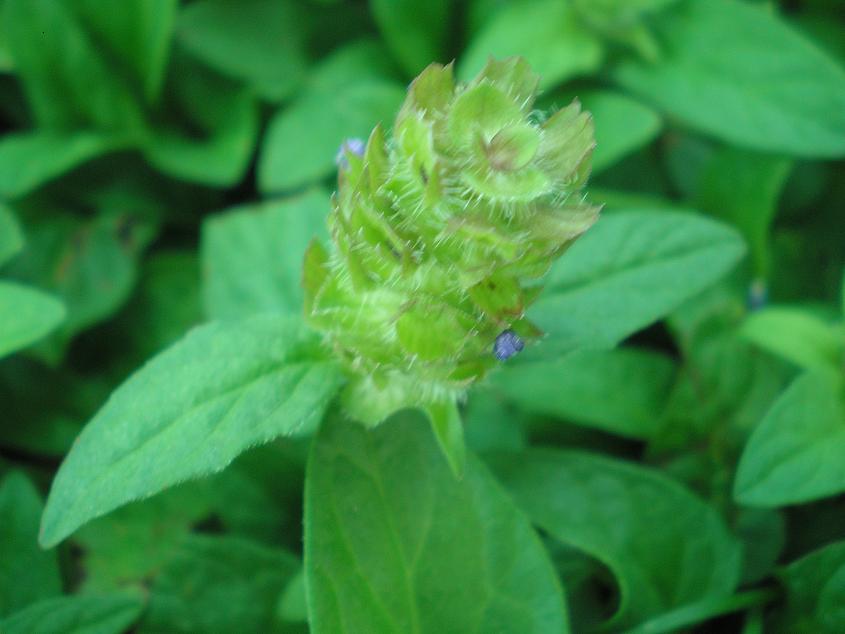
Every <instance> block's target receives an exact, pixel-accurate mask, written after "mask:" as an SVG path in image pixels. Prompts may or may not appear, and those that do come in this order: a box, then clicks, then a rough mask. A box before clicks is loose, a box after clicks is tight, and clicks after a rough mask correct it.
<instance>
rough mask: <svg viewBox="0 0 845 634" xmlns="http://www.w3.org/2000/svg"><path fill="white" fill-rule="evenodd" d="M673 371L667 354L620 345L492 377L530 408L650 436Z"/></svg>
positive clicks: (517, 367) (507, 370) (619, 431)
mask: <svg viewBox="0 0 845 634" xmlns="http://www.w3.org/2000/svg"><path fill="white" fill-rule="evenodd" d="M674 376H675V364H674V363H672V361H671V360H670V359H669V358H667V357H665V356H663V355H660V354H656V353H654V352H648V351H645V350H636V349H629V348H622V349H619V350H579V351H576V352H573V353H572V354H569V355H567V356H565V357H563V358H561V359H558V360H557V361H539V362H536V363H523V364H519V365H512V366H506V367H505V368H503V369H502V370H501V371H500V372H498V373H495V374H494V375H493V376H492V377H491V380H492V383H493V385H494V386H496V387H497V388H498V389H499V390H500V391H501V392H502V393H503V394H504V395H505V396H506V397H507V399H508V400H509V401H511V402H513V403H515V404H517V405H519V406H520V407H521V408H523V409H525V410H527V411H529V412H536V413H539V414H546V415H550V416H556V417H559V418H563V419H565V420H568V421H571V422H574V423H579V424H581V425H586V426H588V427H596V428H598V429H603V430H605V431H609V432H611V433H616V434H621V435H623V436H628V437H631V438H642V439H648V438H650V437H651V436H653V435H654V433H655V432H657V431H658V429H659V425H660V421H661V416H662V413H663V408H664V406H665V405H666V400H667V398H668V396H669V390H670V388H671V386H672V382H673V379H674Z"/></svg>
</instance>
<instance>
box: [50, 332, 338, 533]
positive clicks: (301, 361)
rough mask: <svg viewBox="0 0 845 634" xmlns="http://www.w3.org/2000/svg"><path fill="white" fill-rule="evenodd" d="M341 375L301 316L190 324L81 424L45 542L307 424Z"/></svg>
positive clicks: (55, 494)
mask: <svg viewBox="0 0 845 634" xmlns="http://www.w3.org/2000/svg"><path fill="white" fill-rule="evenodd" d="M340 383H341V373H340V370H339V369H338V367H337V366H336V364H335V363H334V362H332V361H326V360H325V358H324V355H323V353H322V352H321V350H320V347H319V339H318V337H317V336H316V335H314V334H313V333H311V332H310V331H308V330H306V329H305V327H304V326H303V325H302V324H301V323H300V322H299V320H297V319H295V318H291V317H280V316H269V315H268V316H262V317H257V318H255V319H251V320H246V321H241V322H233V323H228V324H209V325H207V326H202V327H200V328H197V329H195V330H193V331H191V332H190V333H189V334H188V335H187V336H186V337H185V338H184V339H182V340H181V341H179V342H178V343H176V344H175V345H174V346H172V347H171V348H169V349H168V350H166V351H164V352H163V353H161V354H160V355H158V356H157V357H155V358H154V359H153V360H152V361H150V362H149V363H148V364H147V365H146V366H144V367H143V368H142V369H141V370H139V371H138V372H136V373H135V374H134V375H132V376H131V377H130V378H129V379H128V380H127V381H126V382H125V383H124V384H123V385H122V386H121V387H119V388H118V389H117V390H116V391H115V392H114V394H113V395H112V397H111V398H110V399H109V401H108V402H107V403H106V404H105V405H104V406H103V408H102V409H101V410H100V411H99V412H98V414H97V415H96V416H95V417H94V419H93V420H92V421H91V422H90V423H89V424H88V425H87V427H86V428H85V430H84V431H83V432H82V434H81V435H80V437H79V439H78V440H77V442H76V443H75V444H74V446H73V449H71V451H70V453H69V454H68V456H67V458H66V459H65V461H64V463H63V464H62V466H61V468H60V469H59V472H58V474H57V475H56V478H55V480H54V481H53V488H52V490H51V492H50V497H49V499H48V502H47V508H46V510H45V511H44V518H43V521H42V526H41V543H42V544H43V545H45V546H52V545H55V544H57V543H58V542H59V541H61V540H62V539H64V538H65V537H67V536H68V535H70V534H71V533H72V532H73V531H74V530H76V529H77V528H78V527H79V526H81V525H82V524H84V523H85V522H87V521H89V520H91V519H93V518H95V517H99V516H100V515H103V514H105V513H107V512H108V511H110V510H112V509H115V508H118V507H119V506H122V505H124V504H126V503H127V502H131V501H132V500H137V499H141V498H145V497H149V496H151V495H153V494H155V493H158V492H159V491H162V490H164V489H165V488H167V487H169V486H173V485H174V484H177V483H179V482H183V481H185V480H188V479H192V478H197V477H200V476H203V475H207V474H210V473H214V472H216V471H220V470H222V469H224V468H225V467H226V466H227V465H228V464H229V463H230V462H231V461H232V460H233V459H234V458H235V457H236V456H237V455H238V454H240V453H242V452H243V451H244V450H246V449H247V448H249V447H252V446H255V445H257V444H260V443H265V442H267V441H269V440H272V439H273V438H275V437H277V436H280V435H290V434H298V433H307V431H308V430H310V429H313V427H314V426H315V425H316V424H317V423H318V422H319V421H320V419H321V418H322V415H323V412H324V411H325V408H326V407H327V405H328V402H329V400H330V399H331V397H332V396H333V395H334V393H335V392H336V391H337V389H338V386H339V385H340Z"/></svg>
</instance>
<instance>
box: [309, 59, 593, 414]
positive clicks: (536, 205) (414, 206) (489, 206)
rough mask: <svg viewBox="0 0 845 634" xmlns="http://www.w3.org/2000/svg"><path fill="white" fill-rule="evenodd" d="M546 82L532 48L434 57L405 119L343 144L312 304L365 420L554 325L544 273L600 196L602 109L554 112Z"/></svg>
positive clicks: (444, 391)
mask: <svg viewBox="0 0 845 634" xmlns="http://www.w3.org/2000/svg"><path fill="white" fill-rule="evenodd" d="M537 85H538V77H537V76H536V75H535V74H534V73H532V71H531V70H530V68H529V67H528V64H527V63H526V62H525V61H524V60H523V59H521V58H510V59H506V60H502V61H494V60H491V61H490V62H489V63H488V64H487V66H486V67H485V68H484V70H482V71H481V73H480V74H479V75H478V76H477V77H476V78H475V79H473V80H472V81H470V82H468V83H459V82H456V81H455V79H454V77H453V73H452V67H451V65H449V66H441V65H439V64H432V65H431V66H429V67H428V68H427V69H426V70H425V71H423V73H422V74H421V75H420V76H419V77H417V78H416V79H415V80H414V81H413V82H412V83H411V85H410V87H409V90H408V96H407V98H406V100H405V103H404V104H403V106H402V108H401V109H400V112H399V114H398V116H397V118H396V120H395V122H394V124H393V127H392V134H391V135H387V134H385V131H384V129H383V128H382V127H381V126H378V127H376V128H375V130H373V132H372V134H371V135H370V138H369V140H368V142H367V144H366V148H365V149H363V148H361V149H362V152H360V153H359V152H358V151H357V150H356V149H355V148H351V147H350V148H346V149H345V150H343V158H344V161H345V163H344V166H343V169H341V170H340V172H339V188H338V192H337V193H336V194H335V196H334V198H333V209H332V212H331V215H330V218H329V225H330V229H331V236H332V243H333V244H332V248H331V250H330V251H326V250H325V249H324V248H323V247H322V246H321V245H320V244H319V243H317V242H314V243H312V245H311V246H310V247H309V250H308V252H307V253H306V258H305V267H304V286H305V292H306V301H305V311H306V317H307V319H308V321H309V322H310V323H311V324H312V325H313V326H314V327H316V328H318V329H320V330H322V331H323V332H324V333H325V335H326V337H327V339H328V341H329V342H330V343H331V344H332V345H333V346H334V347H335V349H336V351H337V353H338V354H339V356H340V357H341V358H342V359H343V360H344V361H345V363H346V365H347V367H348V369H349V373H350V376H351V383H350V385H349V386H348V387H347V394H348V395H349V398H346V399H345V402H346V403H347V404H348V405H349V409H350V410H351V412H352V414H353V415H355V416H357V417H358V418H360V419H362V420H364V422H368V423H373V424H375V423H377V422H379V421H380V420H381V419H382V418H383V417H385V416H387V415H388V414H390V413H391V412H392V411H394V410H395V409H398V408H400V407H403V406H407V405H415V404H421V403H425V402H431V401H434V400H438V399H442V398H444V397H446V398H450V397H451V398H454V396H455V395H457V394H460V393H461V392H462V391H463V390H464V389H465V388H466V387H467V386H469V385H470V384H471V383H472V382H474V381H476V380H478V379H479V378H481V377H482V376H484V374H485V373H486V372H487V371H488V370H489V369H490V368H491V367H493V366H494V365H495V364H496V363H497V358H498V359H504V358H507V357H509V356H511V355H512V354H515V353H516V352H517V351H518V350H521V349H522V346H523V345H524V344H523V342H524V341H527V342H530V341H531V340H533V339H536V338H537V337H538V336H539V335H540V334H541V333H540V332H539V330H538V329H537V328H536V327H535V326H534V325H533V324H531V323H530V322H529V321H528V320H527V319H526V317H525V310H526V308H527V307H528V306H529V305H530V304H531V302H532V301H533V300H534V299H535V298H536V297H537V294H538V292H539V290H540V286H539V279H540V278H541V277H542V276H543V274H544V273H546V271H548V269H549V267H550V266H551V264H552V262H553V261H554V260H555V258H557V257H558V256H559V255H560V254H561V253H563V251H564V250H565V249H566V248H567V247H568V246H569V245H570V244H571V243H572V241H573V240H575V238H577V237H578V236H579V235H581V234H582V233H583V232H584V231H586V230H587V228H588V227H590V225H592V224H593V222H595V220H596V218H597V215H598V208H597V207H595V206H593V205H590V204H588V203H587V202H585V198H584V196H583V195H582V193H581V189H582V187H583V185H584V183H585V181H586V179H587V175H588V174H589V170H590V162H591V161H590V159H591V154H592V150H593V147H594V146H595V142H594V137H593V123H592V119H591V117H590V115H589V114H588V113H586V112H582V111H581V108H580V105H579V104H578V102H577V101H576V102H573V103H572V104H570V105H569V106H567V107H566V108H563V109H562V110H559V111H557V112H555V113H554V114H552V115H551V116H549V117H548V118H542V117H540V116H538V115H537V114H536V113H535V112H534V111H533V107H534V100H535V97H536V95H537ZM506 333H507V334H506ZM502 337H505V339H507V341H505V339H503V338H502ZM494 344H495V345H494Z"/></svg>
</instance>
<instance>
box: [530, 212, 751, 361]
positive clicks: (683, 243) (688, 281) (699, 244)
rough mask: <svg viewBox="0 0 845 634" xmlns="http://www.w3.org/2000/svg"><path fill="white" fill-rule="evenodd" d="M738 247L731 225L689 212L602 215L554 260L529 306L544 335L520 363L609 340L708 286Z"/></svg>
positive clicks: (618, 338)
mask: <svg viewBox="0 0 845 634" xmlns="http://www.w3.org/2000/svg"><path fill="white" fill-rule="evenodd" d="M743 252H744V246H743V244H742V240H741V239H740V237H739V236H738V235H737V233H736V232H735V231H734V230H732V229H731V228H729V227H727V226H725V225H722V224H720V223H718V222H715V221H713V220H709V219H707V218H704V217H701V216H699V215H696V214H693V213H682V212H677V211H639V210H638V211H626V212H618V213H613V214H605V215H604V216H603V217H602V218H601V219H599V221H598V222H597V223H596V224H595V225H594V226H593V227H592V228H591V229H590V230H589V231H587V233H585V234H584V236H583V237H581V238H580V239H579V240H578V241H577V242H576V243H575V244H574V245H573V246H572V247H570V249H569V250H568V251H567V252H566V253H565V254H564V255H563V257H561V258H560V259H559V260H558V261H557V263H556V264H555V265H554V266H553V267H552V271H551V273H550V274H549V276H548V278H547V280H546V288H545V290H544V291H543V293H542V294H541V295H540V299H539V300H538V301H537V303H536V304H535V305H534V306H533V307H532V308H530V309H529V310H528V316H529V317H531V318H532V319H533V320H534V321H535V322H536V323H537V324H538V325H539V326H540V327H541V328H542V329H543V330H545V331H546V332H547V333H548V335H549V336H548V337H547V338H546V339H544V340H543V341H541V342H540V344H539V345H538V346H537V347H534V348H531V349H529V350H526V352H525V353H524V354H522V355H521V356H520V357H518V359H519V362H520V363H521V362H523V361H528V360H532V359H536V358H538V357H539V356H542V357H543V358H556V357H558V356H560V354H562V353H564V352H567V351H569V350H572V349H574V348H578V347H611V346H614V345H615V344H617V343H619V342H620V341H621V340H622V339H624V338H625V337H627V336H628V335H630V334H632V333H634V332H636V331H637V330H639V329H640V328H644V327H645V326H648V325H649V324H651V323H653V322H654V321H656V320H657V319H659V318H660V317H662V316H664V315H665V314H667V313H668V312H670V311H672V310H673V309H675V308H676V307H678V306H679V305H680V304H681V303H682V302H683V301H684V300H686V299H688V298H690V297H692V296H694V295H696V294H698V293H699V292H701V291H702V290H704V289H705V288H707V287H708V286H709V285H710V284H712V283H713V282H715V281H716V280H717V279H719V278H720V277H721V276H722V275H724V274H725V273H727V272H728V271H729V270H730V269H731V268H732V267H733V266H734V265H735V264H736V262H737V261H738V260H739V259H740V257H741V256H742V254H743Z"/></svg>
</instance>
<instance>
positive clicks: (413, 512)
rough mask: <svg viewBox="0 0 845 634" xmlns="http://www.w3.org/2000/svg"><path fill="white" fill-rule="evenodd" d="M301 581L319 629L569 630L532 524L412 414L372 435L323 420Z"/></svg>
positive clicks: (309, 489)
mask: <svg viewBox="0 0 845 634" xmlns="http://www.w3.org/2000/svg"><path fill="white" fill-rule="evenodd" d="M361 509H369V511H368V512H367V513H362V512H361ZM305 583H306V588H307V594H308V597H309V599H308V600H309V606H310V611H311V627H312V631H313V632H315V633H316V634H320V633H322V632H331V633H334V632H396V633H397V634H398V633H399V632H419V633H422V632H432V633H434V632H443V631H450V630H454V631H462V632H467V631H469V632H471V631H480V632H490V631H496V630H499V631H501V630H504V631H508V632H565V631H567V630H568V628H567V627H566V621H565V615H564V608H563V602H562V596H561V592H560V587H559V585H558V581H557V579H556V578H555V575H554V571H553V569H552V567H551V565H550V563H549V561H548V560H547V559H546V558H545V555H544V553H543V548H542V546H541V544H540V541H539V540H538V538H537V536H536V535H535V534H534V533H533V531H532V530H531V527H530V526H529V524H528V521H527V520H526V519H525V517H524V516H523V515H522V514H521V513H519V511H517V510H516V508H514V506H513V503H512V502H511V501H510V500H509V499H508V497H507V496H506V495H505V493H504V492H503V491H502V490H501V489H500V488H499V486H498V485H497V484H496V482H495V481H494V480H493V479H492V477H491V476H490V475H489V474H488V473H487V471H486V469H485V468H484V467H483V466H482V465H481V464H480V463H479V462H478V461H477V460H471V461H470V462H469V464H468V465H467V470H466V472H465V473H464V474H463V478H462V479H461V480H460V481H456V480H455V479H454V476H453V475H452V472H451V471H450V469H449V467H448V466H447V464H446V462H445V461H444V459H443V456H442V455H441V454H440V451H439V450H438V448H437V446H436V445H435V444H434V441H433V439H432V437H431V434H430V432H429V431H428V429H427V426H426V425H425V424H424V422H423V421H421V420H419V419H418V418H415V417H412V416H410V415H406V416H402V415H400V417H399V419H398V420H395V421H391V422H390V423H388V424H385V425H383V426H381V427H379V428H378V429H375V430H372V431H367V430H366V429H364V428H363V427H361V426H357V425H353V424H349V421H345V420H339V419H330V420H327V421H326V424H325V425H324V426H323V428H322V429H321V431H320V433H319V434H318V436H317V439H316V442H315V443H314V448H313V453H312V456H311V459H310V461H309V471H308V476H307V482H306V488H305ZM433 605H436V606H437V609H432V606H433Z"/></svg>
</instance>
